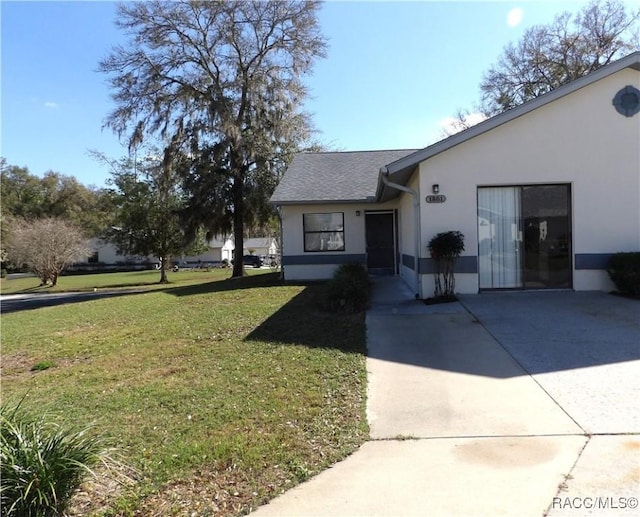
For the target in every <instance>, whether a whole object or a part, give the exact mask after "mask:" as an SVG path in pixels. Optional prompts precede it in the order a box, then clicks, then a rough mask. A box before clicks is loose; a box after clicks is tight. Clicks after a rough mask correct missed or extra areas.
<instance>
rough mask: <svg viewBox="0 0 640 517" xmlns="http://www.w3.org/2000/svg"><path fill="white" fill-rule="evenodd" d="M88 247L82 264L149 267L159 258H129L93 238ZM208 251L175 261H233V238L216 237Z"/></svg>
mask: <svg viewBox="0 0 640 517" xmlns="http://www.w3.org/2000/svg"><path fill="white" fill-rule="evenodd" d="M87 246H88V247H89V248H90V249H91V250H92V252H91V255H89V256H88V257H87V258H86V259H85V260H82V261H80V263H81V264H85V265H91V264H95V265H96V267H97V266H98V265H101V266H107V267H108V268H109V267H115V266H118V265H123V264H128V265H136V264H139V265H141V266H142V265H148V264H155V263H156V262H157V261H158V259H157V257H153V256H148V257H140V256H127V255H122V254H120V253H119V251H118V248H117V247H116V246H115V245H114V244H112V243H110V242H104V241H102V240H100V239H97V238H93V239H90V240H89V242H88V243H87ZM207 248H208V249H207V251H205V252H203V253H201V254H199V255H189V256H183V257H175V258H174V260H179V261H180V262H181V263H185V264H188V265H196V264H199V263H204V264H219V263H221V262H222V261H223V260H227V261H229V262H230V261H231V259H232V258H233V249H234V245H233V238H232V237H225V236H216V237H213V238H212V239H210V240H209V241H207Z"/></svg>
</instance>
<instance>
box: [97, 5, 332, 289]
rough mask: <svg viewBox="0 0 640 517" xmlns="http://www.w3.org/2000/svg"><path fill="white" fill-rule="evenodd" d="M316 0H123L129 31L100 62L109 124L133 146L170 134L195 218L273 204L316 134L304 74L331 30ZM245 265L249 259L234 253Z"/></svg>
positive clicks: (255, 214)
mask: <svg viewBox="0 0 640 517" xmlns="http://www.w3.org/2000/svg"><path fill="white" fill-rule="evenodd" d="M318 8H319V5H318V4H317V3H315V2H300V1H295V0H283V1H270V2H262V1H246V2H223V1H217V2H213V1H176V2H162V1H158V0H153V1H149V2H133V3H130V4H123V5H120V7H119V10H118V18H117V21H116V24H117V26H118V27H120V28H121V29H122V30H124V31H125V32H126V33H127V34H128V36H129V37H130V41H129V43H128V44H127V45H125V46H119V47H116V48H114V49H113V50H112V51H111V53H110V55H109V56H108V57H106V58H105V59H103V60H102V61H101V63H100V66H99V69H100V70H101V71H102V72H104V73H106V74H108V75H109V83H110V86H111V88H112V89H113V99H114V101H115V104H116V107H115V109H114V110H113V111H112V112H111V113H110V114H109V116H108V117H107V119H106V125H107V126H108V127H110V128H112V129H113V130H114V131H115V132H116V133H117V134H118V135H120V136H121V137H125V138H126V141H127V142H128V144H129V146H130V149H131V150H133V149H135V148H136V146H138V145H139V144H140V143H141V142H142V141H144V140H145V139H149V138H158V137H159V138H162V139H164V141H168V140H171V142H172V147H171V151H172V152H175V153H177V154H181V156H182V157H183V158H186V159H183V160H176V162H175V163H176V166H177V170H178V171H179V173H180V174H181V175H182V177H183V179H184V188H185V192H186V193H187V194H188V196H189V203H188V207H187V210H186V212H185V214H186V215H187V217H186V221H187V223H188V230H189V232H190V233H191V234H194V233H195V230H196V228H197V227H198V226H200V225H203V226H204V227H205V228H206V229H207V230H210V231H211V232H212V233H224V232H226V231H229V230H230V229H233V232H234V237H235V239H234V240H235V249H237V250H242V249H243V230H244V225H245V223H251V222H254V221H255V220H256V219H257V218H259V217H262V216H264V214H265V213H266V212H267V210H268V208H267V204H266V202H267V200H268V197H269V195H270V194H271V192H272V190H273V188H274V186H275V184H276V182H277V179H278V176H279V174H280V173H281V171H282V168H283V165H284V164H285V163H286V162H287V160H288V159H289V157H290V155H291V154H292V153H293V152H294V151H295V150H296V149H297V148H298V147H299V146H300V145H302V143H303V142H306V141H307V139H308V138H309V136H310V134H311V123H310V121H309V118H308V116H307V115H306V114H305V113H304V111H303V110H302V102H303V100H304V97H305V95H306V88H305V86H304V84H303V82H302V80H301V77H302V75H303V74H305V73H307V72H309V71H310V70H311V67H312V64H313V61H314V59H316V58H318V57H322V56H323V55H324V50H325V41H324V38H323V37H322V35H321V33H320V30H319V26H318V22H317V18H316V14H317V10H318ZM233 274H234V276H238V275H241V274H242V263H241V261H239V260H237V261H235V263H234V272H233Z"/></svg>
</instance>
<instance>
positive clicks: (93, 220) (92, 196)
mask: <svg viewBox="0 0 640 517" xmlns="http://www.w3.org/2000/svg"><path fill="white" fill-rule="evenodd" d="M0 173H1V176H0V195H1V197H2V205H1V210H2V217H3V220H8V219H11V218H14V217H18V218H24V219H27V220H33V219H36V218H43V217H55V218H61V219H64V220H67V221H70V222H71V223H73V224H75V225H77V226H79V227H80V228H81V229H82V230H83V231H84V232H85V233H86V234H87V235H89V236H95V235H97V234H98V233H99V232H101V231H102V230H103V229H104V227H105V226H106V225H107V219H108V216H109V207H108V206H107V205H106V204H105V201H106V200H105V198H104V195H103V194H104V191H103V190H101V189H96V188H93V187H85V186H84V185H82V184H81V183H80V182H78V180H76V179H75V178H74V177H72V176H65V175H63V174H60V173H59V172H54V171H48V172H46V173H45V174H44V176H43V177H38V176H36V175H33V174H31V173H30V172H29V169H27V168H26V167H18V166H16V165H9V164H7V162H6V160H5V159H4V158H0Z"/></svg>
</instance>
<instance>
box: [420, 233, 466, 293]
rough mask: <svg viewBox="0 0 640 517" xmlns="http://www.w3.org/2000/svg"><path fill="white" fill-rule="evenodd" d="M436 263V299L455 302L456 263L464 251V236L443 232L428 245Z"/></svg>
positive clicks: (434, 273) (434, 274) (434, 272)
mask: <svg viewBox="0 0 640 517" xmlns="http://www.w3.org/2000/svg"><path fill="white" fill-rule="evenodd" d="M427 247H428V249H429V253H430V254H431V258H432V259H433V262H434V269H433V278H434V284H435V290H434V296H435V298H439V299H444V300H455V299H456V297H455V289H456V278H455V274H454V269H455V263H456V260H457V258H458V257H459V256H460V254H461V253H462V252H463V251H464V235H463V234H462V233H460V232H458V231H449V232H442V233H439V234H437V235H436V236H435V237H432V238H431V240H430V241H429V244H428V245H427Z"/></svg>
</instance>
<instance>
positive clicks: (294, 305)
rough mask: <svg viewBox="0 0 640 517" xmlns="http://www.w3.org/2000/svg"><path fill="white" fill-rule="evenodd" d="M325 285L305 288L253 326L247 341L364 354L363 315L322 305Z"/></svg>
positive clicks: (312, 285) (313, 285)
mask: <svg viewBox="0 0 640 517" xmlns="http://www.w3.org/2000/svg"><path fill="white" fill-rule="evenodd" d="M324 290H325V286H324V285H322V284H311V285H307V286H306V287H305V289H304V290H303V291H302V292H301V293H300V294H298V295H297V296H295V297H294V298H292V299H291V300H290V301H289V302H288V303H287V304H285V305H283V306H282V307H281V308H280V309H279V310H278V311H276V312H275V313H274V314H272V315H271V316H270V317H269V318H268V319H266V320H265V321H264V322H262V323H261V324H260V325H259V326H258V327H256V328H255V329H254V330H253V331H252V332H251V333H250V334H249V335H248V336H247V337H246V338H245V340H246V341H267V342H272V343H274V342H275V343H285V344H289V345H302V346H307V347H311V348H330V349H337V350H341V351H343V352H348V353H356V354H365V353H366V343H365V315H364V313H359V314H336V313H332V312H327V311H326V310H324V309H323V307H322V301H323V300H324V296H325V293H324Z"/></svg>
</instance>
